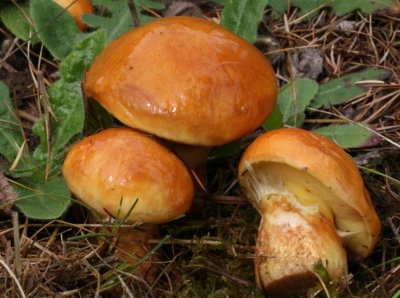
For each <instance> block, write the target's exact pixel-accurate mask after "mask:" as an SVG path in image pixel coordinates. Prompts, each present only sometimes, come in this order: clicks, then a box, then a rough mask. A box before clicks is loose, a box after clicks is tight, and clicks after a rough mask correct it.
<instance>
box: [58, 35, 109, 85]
mask: <svg viewBox="0 0 400 298" xmlns="http://www.w3.org/2000/svg"><path fill="white" fill-rule="evenodd" d="M105 39H106V35H105V30H104V29H99V30H97V31H95V32H94V33H91V34H90V35H88V36H86V37H85V38H84V39H82V40H81V41H80V42H78V43H77V44H76V45H75V46H74V49H73V51H72V52H71V53H70V54H69V55H68V56H67V57H66V58H65V59H64V60H63V61H62V62H61V64H60V73H61V76H62V78H63V80H65V81H66V82H74V81H81V80H83V77H84V73H85V69H86V68H87V67H89V66H90V64H91V63H92V61H93V60H94V58H96V56H97V55H98V54H99V53H100V52H101V51H102V50H103V49H104V47H105V44H106V40H105Z"/></svg>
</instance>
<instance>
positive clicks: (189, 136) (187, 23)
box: [84, 17, 277, 146]
mask: <svg viewBox="0 0 400 298" xmlns="http://www.w3.org/2000/svg"><path fill="white" fill-rule="evenodd" d="M84 91H85V94H86V96H87V97H92V98H94V99H95V100H97V101H98V102H99V103H100V104H101V105H103V106H104V107H105V108H106V109H107V110H108V111H109V112H110V113H111V114H113V115H114V116H115V117H116V118H118V119H119V120H120V121H121V122H123V123H124V124H125V125H127V126H130V127H133V128H137V129H140V130H142V131H146V132H148V133H151V134H154V135H157V136H159V137H162V138H165V139H168V140H171V141H175V142H178V143H184V144H190V145H201V146H214V145H220V144H224V143H228V142H230V141H233V140H235V139H239V138H241V137H243V136H244V135H246V134H248V133H249V132H251V131H253V130H254V129H256V128H257V127H259V126H260V125H261V124H262V123H263V121H264V119H265V118H266V116H267V115H268V114H269V113H270V112H271V111H272V110H273V108H274V106H275V103H276V96H277V82H276V77H275V74H274V71H273V69H272V67H271V65H270V64H269V62H268V61H267V60H266V58H265V57H264V56H263V55H262V54H261V53H260V52H259V51H258V50H257V49H256V48H255V47H253V46H252V45H251V44H249V43H248V42H246V41H245V40H243V39H241V38H240V37H238V36H236V35H235V34H233V33H232V32H230V31H228V30H226V29H223V28H222V27H220V26H219V25H217V24H215V23H214V22H211V21H208V20H204V19H199V18H191V17H171V18H165V19H161V20H157V21H153V22H151V23H148V24H145V25H143V26H140V27H138V28H136V29H134V30H132V31H130V32H128V33H125V34H124V35H122V36H121V37H119V38H118V39H116V40H115V41H113V42H112V43H111V44H110V45H109V46H108V47H107V48H106V49H105V50H104V51H103V52H102V53H101V54H100V55H99V56H98V57H97V58H96V59H95V61H94V62H93V64H92V65H91V67H90V69H89V71H88V73H87V75H86V79H85V82H84Z"/></svg>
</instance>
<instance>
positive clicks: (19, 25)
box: [0, 3, 39, 44]
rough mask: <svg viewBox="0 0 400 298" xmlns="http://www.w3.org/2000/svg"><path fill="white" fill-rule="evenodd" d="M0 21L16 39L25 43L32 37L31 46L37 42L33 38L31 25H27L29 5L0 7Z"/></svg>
mask: <svg viewBox="0 0 400 298" xmlns="http://www.w3.org/2000/svg"><path fill="white" fill-rule="evenodd" d="M0 20H1V21H2V22H3V24H4V25H5V26H6V27H7V29H8V30H10V31H11V32H12V33H13V34H14V35H15V36H16V37H18V38H20V39H22V40H25V41H26V40H28V39H29V38H30V37H32V38H31V42H32V43H33V44H35V43H37V42H38V41H39V40H38V39H37V37H35V36H33V33H34V30H33V25H32V24H30V23H29V22H30V20H29V3H25V4H21V5H20V6H16V5H8V6H5V7H1V8H0Z"/></svg>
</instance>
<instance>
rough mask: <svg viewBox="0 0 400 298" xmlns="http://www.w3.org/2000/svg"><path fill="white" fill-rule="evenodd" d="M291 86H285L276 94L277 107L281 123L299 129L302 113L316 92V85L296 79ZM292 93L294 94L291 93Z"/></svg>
mask: <svg viewBox="0 0 400 298" xmlns="http://www.w3.org/2000/svg"><path fill="white" fill-rule="evenodd" d="M293 84H294V88H293V89H294V90H292V84H291V83H289V84H287V85H285V86H284V87H283V88H282V89H281V90H280V91H279V94H278V106H279V108H280V111H281V112H282V120H283V123H285V124H287V125H290V126H295V127H300V126H301V124H302V122H303V121H304V111H305V110H306V108H307V107H308V105H309V104H310V102H311V100H312V99H313V98H314V96H315V94H317V92H318V83H317V82H316V81H313V80H309V79H302V78H296V79H295V80H294V82H293ZM293 91H294V92H293Z"/></svg>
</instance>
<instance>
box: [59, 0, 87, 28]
mask: <svg viewBox="0 0 400 298" xmlns="http://www.w3.org/2000/svg"><path fill="white" fill-rule="evenodd" d="M53 1H54V2H55V3H57V4H58V5H60V6H61V7H63V8H66V9H67V11H68V12H69V13H70V14H71V15H72V16H73V17H74V19H75V22H76V24H77V25H78V27H79V28H80V29H81V30H86V24H85V23H84V22H82V19H81V17H82V16H83V15H84V14H92V13H93V11H94V10H93V6H92V4H91V3H90V1H89V0H53Z"/></svg>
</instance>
